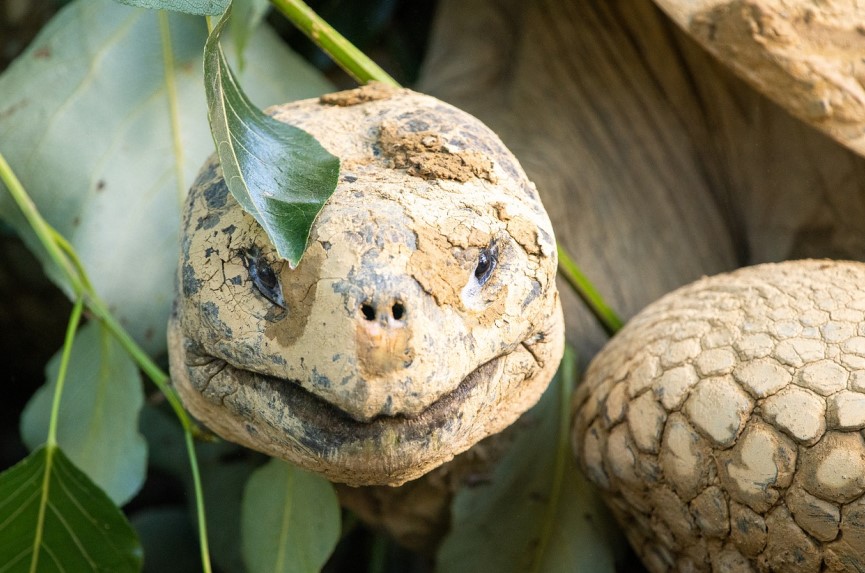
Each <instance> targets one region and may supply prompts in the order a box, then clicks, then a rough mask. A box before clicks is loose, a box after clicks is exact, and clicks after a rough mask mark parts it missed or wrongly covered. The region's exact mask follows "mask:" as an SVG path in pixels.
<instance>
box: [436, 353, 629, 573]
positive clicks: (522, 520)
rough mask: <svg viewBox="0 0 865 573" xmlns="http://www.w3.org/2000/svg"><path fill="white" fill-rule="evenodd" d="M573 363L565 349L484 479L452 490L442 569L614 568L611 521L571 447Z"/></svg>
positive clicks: (589, 571)
mask: <svg viewBox="0 0 865 573" xmlns="http://www.w3.org/2000/svg"><path fill="white" fill-rule="evenodd" d="M574 362H575V361H574V358H573V354H572V353H571V352H566V353H565V359H564V360H563V361H562V366H561V367H560V368H559V373H558V374H557V375H556V377H555V379H554V381H553V383H551V384H550V387H549V388H548V389H547V391H546V393H545V394H544V395H543V397H542V398H541V401H540V402H539V403H538V404H537V405H536V406H535V407H534V408H533V409H532V410H530V411H529V412H527V413H526V414H525V415H524V417H523V418H521V419H520V421H519V422H517V423H518V424H520V431H519V433H518V437H517V438H516V440H515V441H514V443H513V445H512V447H511V448H510V449H509V451H508V453H507V455H506V456H505V458H504V459H503V460H502V461H501V462H500V463H499V465H498V466H497V467H496V469H495V472H494V473H493V476H492V478H491V479H490V480H489V482H488V483H484V484H479V485H476V486H473V487H470V488H463V489H462V490H460V491H459V492H458V493H457V495H456V497H455V499H454V502H453V506H452V510H453V521H452V527H451V531H450V532H449V534H448V536H447V538H445V540H444V542H443V544H442V546H441V548H440V549H439V553H438V570H439V572H440V573H458V572H463V571H465V572H472V573H474V572H476V571H497V572H500V573H508V572H515V573H516V572H519V573H523V572H545V573H546V572H558V571H561V572H566V571H568V572H570V571H579V572H580V573H607V572H611V571H613V570H614V567H613V555H614V552H613V548H612V547H611V545H610V541H609V540H608V539H610V538H614V536H613V537H608V535H607V534H608V533H610V532H611V531H612V530H613V527H612V525H611V524H610V522H609V519H608V518H607V517H606V513H605V511H604V508H603V504H602V503H601V501H600V500H599V499H598V498H597V497H596V495H595V494H594V492H593V490H592V489H591V486H590V485H589V483H588V482H587V481H586V480H585V478H583V477H582V475H581V474H580V472H579V470H578V469H577V467H576V463H575V462H574V459H573V454H572V453H571V450H570V447H569V440H568V434H569V431H568V428H569V420H570V415H569V414H570V390H571V386H572V384H573V382H574V368H575V367H574ZM539 445H540V447H539ZM606 524H609V525H606ZM605 529H606V531H605Z"/></svg>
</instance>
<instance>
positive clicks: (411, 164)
mask: <svg viewBox="0 0 865 573" xmlns="http://www.w3.org/2000/svg"><path fill="white" fill-rule="evenodd" d="M378 142H379V144H380V145H381V148H382V151H383V152H384V154H385V155H386V156H387V157H388V158H390V160H391V161H392V162H393V166H394V167H395V168H397V169H408V173H409V174H410V175H414V176H416V177H420V178H422V179H448V180H451V181H459V182H461V183H465V182H466V181H468V180H470V179H471V178H472V177H478V178H480V179H485V180H487V181H489V182H490V183H496V182H497V181H498V178H497V177H496V175H495V173H494V172H493V162H492V161H491V160H490V159H489V158H488V157H487V156H486V155H484V154H482V153H480V152H478V151H474V150H467V149H451V148H450V147H449V146H448V144H447V142H446V141H445V140H444V139H443V138H442V137H441V136H440V135H438V134H437V133H435V132H432V131H419V132H407V131H402V130H400V129H399V126H398V125H397V124H396V123H394V122H385V123H382V125H381V130H380V131H379V136H378Z"/></svg>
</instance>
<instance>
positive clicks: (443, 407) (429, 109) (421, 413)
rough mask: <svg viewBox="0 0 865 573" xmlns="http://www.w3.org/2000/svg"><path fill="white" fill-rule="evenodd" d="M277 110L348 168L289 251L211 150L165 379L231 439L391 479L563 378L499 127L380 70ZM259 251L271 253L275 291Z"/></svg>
mask: <svg viewBox="0 0 865 573" xmlns="http://www.w3.org/2000/svg"><path fill="white" fill-rule="evenodd" d="M270 113H271V115H273V116H274V117H275V118H277V119H279V120H282V121H286V122H290V123H292V124H294V125H297V126H298V127H300V128H302V129H305V130H306V131H308V132H310V133H311V134H312V135H313V136H315V137H316V139H318V140H319V142H321V144H322V145H323V146H324V147H325V148H326V149H328V151H330V152H331V153H333V154H334V155H336V156H338V157H339V158H340V160H341V168H340V177H339V183H338V185H337V188H336V191H335V192H334V194H333V196H332V197H331V198H330V199H329V201H328V202H327V204H326V205H325V207H324V208H323V210H322V211H321V213H320V215H319V217H318V218H317V220H316V222H315V224H314V225H313V228H312V230H311V234H310V242H309V248H308V250H307V252H306V254H305V255H304V257H303V259H302V260H301V262H300V263H299V265H298V266H297V268H296V269H294V270H292V269H290V268H289V267H288V265H287V264H285V263H284V262H283V261H281V260H279V259H278V257H277V256H276V254H275V252H274V250H273V248H272V246H271V245H270V243H269V241H268V239H267V238H266V236H265V234H264V232H263V231H262V229H261V228H260V227H259V226H258V224H257V223H256V222H255V221H254V220H253V219H252V217H250V216H249V215H247V214H246V213H244V212H243V211H242V209H241V208H240V207H239V206H238V205H237V204H236V202H235V201H234V199H233V198H232V197H231V195H230V194H229V193H228V189H227V187H226V185H225V182H224V180H223V178H222V175H221V170H220V168H219V165H218V162H217V160H216V159H215V158H211V159H210V160H209V161H208V163H207V164H205V166H204V167H203V168H202V170H201V172H200V174H199V176H198V179H197V180H196V182H195V184H194V185H193V187H192V189H191V191H190V194H189V198H188V201H187V204H186V208H185V212H184V213H185V214H184V222H183V240H182V253H181V260H180V265H179V269H178V298H177V302H176V305H175V312H174V313H173V316H172V318H171V321H170V324H169V341H170V350H171V374H172V379H173V380H174V383H175V384H176V386H177V389H178V391H179V393H180V395H181V398H182V399H183V401H184V404H185V405H186V406H187V407H188V408H189V410H190V411H191V412H192V413H193V414H194V415H195V416H196V417H197V418H199V419H200V420H201V421H202V422H204V423H205V424H206V425H207V426H208V427H210V428H211V429H212V430H213V431H215V432H216V433H217V434H219V435H221V436H222V437H224V438H226V439H228V440H231V441H234V442H237V443H240V444H243V445H245V446H248V447H250V448H253V449H256V450H260V451H262V452H265V453H267V454H269V455H272V456H276V457H280V458H283V459H287V460H289V461H292V462H294V463H296V464H298V465H300V466H302V467H304V468H306V469H308V470H311V471H315V472H318V473H321V474H323V475H324V476H326V477H327V478H329V479H331V480H334V481H338V482H344V483H347V484H350V485H370V484H386V485H399V484H401V483H403V482H405V481H407V480H411V479H414V478H417V477H419V476H421V475H423V474H425V473H427V472H429V471H430V470H432V469H433V468H435V467H437V466H439V465H441V464H442V463H444V462H446V461H448V460H450V459H451V458H452V457H453V456H455V455H456V454H459V453H460V452H463V451H465V450H467V449H469V448H470V447H472V445H474V444H475V443H476V442H478V441H479V440H481V439H483V438H484V437H486V436H488V435H491V434H494V433H497V432H499V431H501V430H502V429H504V428H505V427H506V426H508V425H509V424H511V423H512V422H513V421H515V420H516V419H517V418H518V417H519V415H520V414H521V413H523V412H524V411H525V410H527V409H528V408H529V407H531V406H532V405H533V404H534V403H535V402H536V401H537V399H538V398H539V397H540V395H541V394H542V392H543V390H544V389H545V388H546V386H547V385H548V383H549V381H550V379H551V378H552V376H553V374H554V372H555V370H556V368H557V366H558V363H559V360H560V358H561V354H562V350H563V344H564V336H563V328H564V326H563V320H562V311H561V306H560V302H559V297H558V293H557V291H556V287H555V281H554V277H555V271H556V264H557V260H556V249H555V239H554V236H553V231H552V228H551V225H550V222H549V219H548V218H547V215H546V213H545V211H544V209H543V206H542V205H541V203H540V199H539V197H538V194H537V191H536V190H535V188H534V185H533V184H532V183H531V182H530V181H529V180H528V179H527V177H526V175H525V173H524V172H523V170H522V168H521V167H520V166H519V164H518V163H517V161H516V160H515V159H514V157H513V156H512V155H511V153H510V152H509V151H508V150H507V149H506V148H505V147H504V145H503V144H502V143H501V141H500V140H499V139H498V138H497V137H496V136H495V134H493V133H492V132H491V131H490V130H489V129H488V128H486V127H485V126H484V125H483V124H481V123H480V122H479V121H478V120H476V119H474V118H473V117H471V116H469V115H468V114H466V113H464V112H461V111H459V110H457V109H455V108H453V107H451V106H449V105H447V104H444V103H442V102H440V101H438V100H436V99H434V98H431V97H428V96H423V95H420V94H417V93H414V92H411V91H409V90H397V89H391V88H386V87H384V86H381V85H373V86H370V87H365V88H360V89H357V90H350V91H348V92H342V93H337V94H330V95H328V96H325V97H323V98H322V99H320V100H306V101H301V102H295V103H292V104H287V105H284V106H279V107H275V108H272V109H271V110H270ZM484 250H486V251H488V252H492V253H494V257H495V261H496V263H495V266H494V267H493V269H492V272H491V273H490V274H489V278H488V279H486V280H484V281H483V283H482V282H481V281H480V280H479V279H478V278H477V277H476V272H475V270H476V268H477V266H478V261H479V257H480V254H481V252H482V251H484ZM250 264H253V265H254V267H255V269H266V268H269V269H271V270H272V271H273V274H274V276H275V277H276V278H277V279H278V286H277V290H278V291H279V292H278V294H279V295H281V297H282V299H283V300H284V308H282V307H280V306H279V305H278V304H275V303H274V302H272V300H274V299H277V300H278V296H276V295H273V293H271V296H270V297H268V296H266V295H265V293H264V292H263V291H262V290H260V288H259V287H257V286H256V285H255V284H254V283H253V280H252V274H253V273H252V272H250Z"/></svg>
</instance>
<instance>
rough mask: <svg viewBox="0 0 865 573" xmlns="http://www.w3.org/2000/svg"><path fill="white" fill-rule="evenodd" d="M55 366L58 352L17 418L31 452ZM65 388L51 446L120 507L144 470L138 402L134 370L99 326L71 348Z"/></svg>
mask: <svg viewBox="0 0 865 573" xmlns="http://www.w3.org/2000/svg"><path fill="white" fill-rule="evenodd" d="M60 361H61V356H60V352H58V353H57V354H56V355H55V356H54V357H53V358H52V359H51V361H50V362H49V363H48V367H47V368H46V378H47V379H48V380H50V382H49V383H47V384H45V386H43V387H42V388H40V389H39V390H38V391H37V392H36V394H34V395H33V398H32V399H31V400H30V403H29V404H28V405H27V408H26V409H25V410H24V413H23V414H22V416H21V435H22V437H23V438H24V443H25V444H27V446H28V447H29V448H30V449H32V450H35V449H36V448H38V447H39V446H40V445H41V444H44V443H45V441H46V440H47V437H48V428H49V421H50V416H51V405H52V404H51V400H52V397H53V396H54V393H55V389H56V386H57V382H56V381H57V377H58V374H59V371H60ZM94 365H95V368H94ZM68 384H69V388H68V390H67V391H66V393H65V395H64V399H63V402H61V405H60V411H59V414H58V420H57V427H58V436H57V442H58V444H59V445H60V447H62V448H63V451H64V452H65V453H66V455H68V456H69V458H70V459H71V460H72V461H73V462H74V463H75V465H77V466H78V467H79V468H81V469H82V470H84V471H85V472H86V473H87V475H89V476H90V478H91V479H92V480H93V481H94V482H96V483H97V484H98V485H99V487H101V488H102V489H103V490H104V491H105V492H106V493H107V494H108V495H109V497H111V499H112V500H113V501H114V503H116V504H118V505H123V504H125V503H126V502H127V501H129V500H130V499H131V498H132V496H133V495H135V494H136V493H137V492H138V490H139V488H140V487H141V485H142V484H143V483H144V477H145V473H146V470H147V443H146V442H145V441H144V438H143V436H141V434H139V433H138V413H139V410H140V409H141V406H142V403H143V402H144V395H143V391H142V387H141V376H140V375H139V374H138V368H137V367H136V366H135V363H134V362H133V361H132V358H130V356H129V355H128V354H127V353H126V351H125V350H124V349H123V348H122V347H121V346H120V344H118V343H117V341H116V340H115V339H114V338H113V337H112V336H111V334H110V333H109V332H108V331H107V330H106V329H105V328H104V327H103V326H101V325H100V324H98V323H96V322H91V323H89V324H87V325H86V326H85V327H84V328H82V329H81V331H80V332H79V333H78V336H76V338H75V342H73V344H72V348H71V355H70V358H69V378H68Z"/></svg>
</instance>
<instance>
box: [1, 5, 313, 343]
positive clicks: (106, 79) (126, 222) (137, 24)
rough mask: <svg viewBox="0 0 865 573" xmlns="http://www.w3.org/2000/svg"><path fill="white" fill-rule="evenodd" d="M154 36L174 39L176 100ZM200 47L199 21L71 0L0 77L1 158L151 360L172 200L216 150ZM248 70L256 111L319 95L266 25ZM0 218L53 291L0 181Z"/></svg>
mask: <svg viewBox="0 0 865 573" xmlns="http://www.w3.org/2000/svg"><path fill="white" fill-rule="evenodd" d="M166 26H167V29H166ZM163 31H168V32H169V34H168V35H169V37H170V38H171V50H170V51H169V53H170V54H171V57H172V62H173V67H172V68H171V70H173V75H172V76H171V77H173V79H174V85H175V87H176V90H175V91H174V92H172V91H171V90H170V89H169V87H168V86H169V84H168V83H167V82H166V77H167V76H166V73H167V71H168V70H169V68H167V67H166V61H165V60H164V59H163V51H162V46H161V42H162V38H163V35H162V32H163ZM206 37H207V30H206V27H205V23H204V20H203V18H199V17H194V16H187V15H183V14H178V13H165V12H155V11H152V10H143V9H139V8H130V7H128V6H123V5H120V4H117V3H116V2H113V1H111V0H78V1H76V2H72V3H71V4H69V5H68V6H66V7H65V8H64V9H63V10H61V11H60V12H59V13H58V14H57V16H56V17H55V18H54V19H53V20H52V21H51V22H50V23H49V24H48V25H47V26H46V27H45V28H44V29H43V30H42V32H41V33H40V35H39V36H38V37H37V38H36V39H35V40H34V41H33V43H32V45H31V46H30V47H29V48H28V50H27V51H26V52H25V53H24V54H23V55H22V56H21V57H20V58H18V59H17V60H16V61H15V62H14V63H13V64H12V65H11V66H10V67H9V69H7V70H6V72H4V73H3V75H2V76H0V151H2V153H3V154H4V156H5V157H6V159H7V160H8V161H9V163H10V165H11V166H12V168H13V169H14V170H15V172H16V173H17V174H18V176H19V177H20V178H21V180H22V182H23V183H24V186H25V187H26V189H27V191H28V192H29V193H30V195H31V196H32V197H33V199H34V201H35V202H36V205H37V206H38V207H39V209H40V211H41V212H42V214H43V215H44V216H45V217H46V219H47V220H48V221H49V222H50V223H51V224H52V225H54V226H55V227H56V228H57V229H58V230H59V231H60V232H61V233H62V234H63V235H65V236H66V237H67V238H68V239H69V240H70V242H71V243H72V245H73V246H74V247H75V249H76V251H77V252H78V253H79V254H80V255H81V258H82V259H83V263H84V266H85V268H86V269H87V271H88V273H89V274H90V277H91V279H92V280H93V283H94V286H95V288H96V290H97V292H98V293H99V294H100V295H101V296H102V297H103V298H104V299H105V300H106V302H107V303H108V304H109V305H110V307H111V308H112V310H113V311H114V312H115V313H116V316H118V318H119V319H120V320H121V321H122V323H123V324H124V326H126V327H127V329H128V330H129V331H130V333H131V334H132V335H133V336H134V337H135V339H136V340H137V341H138V342H139V343H140V344H142V345H143V346H144V348H145V349H146V350H147V351H148V352H150V353H159V352H163V351H164V349H165V323H166V321H167V318H168V313H169V311H170V306H171V300H172V299H173V297H174V286H173V285H174V273H175V268H176V265H177V256H178V255H177V253H178V251H179V247H178V243H179V226H180V204H181V202H182V200H183V196H184V195H185V192H186V189H187V188H188V186H189V185H190V183H191V182H192V180H193V178H194V176H195V173H196V172H197V171H198V169H199V167H200V166H201V164H202V163H203V162H204V160H205V159H206V158H207V156H209V155H210V154H212V153H213V139H212V137H211V135H210V128H209V126H208V123H207V102H206V99H205V96H204V93H203V90H202V89H201V85H202V82H203V69H202V47H203V46H204V42H205V40H206ZM246 60H247V65H246V66H245V68H244V73H243V74H242V75H241V80H242V81H243V83H244V86H245V88H246V89H247V92H248V93H249V94H250V97H252V98H254V99H255V101H258V102H260V103H263V104H268V105H269V104H275V103H281V102H284V101H289V100H292V99H297V98H300V97H312V96H315V95H318V94H320V93H322V92H324V91H327V90H328V89H329V86H328V84H327V83H326V82H325V81H324V80H322V79H321V76H320V75H319V74H318V72H316V71H315V70H313V69H312V68H311V67H310V66H308V65H307V64H306V63H304V62H302V61H301V60H300V59H299V58H297V56H295V55H294V54H292V53H291V52H290V51H288V50H287V49H286V48H285V46H284V44H283V43H282V42H281V40H279V39H278V38H277V37H276V36H275V35H274V34H273V33H272V32H271V31H270V30H269V29H267V28H266V27H261V28H260V29H259V30H258V31H257V32H256V33H255V34H254V35H253V37H252V38H251V40H250V44H249V47H248V49H247V50H246ZM172 103H173V104H174V106H175V108H176V110H177V114H176V116H175V118H176V121H172V115H171V114H170V113H169V110H170V109H171V106H170V105H169V104H172ZM0 218H3V219H5V220H6V221H7V222H9V223H10V224H11V225H12V226H13V227H14V228H15V230H16V232H17V233H19V234H20V235H21V236H22V237H23V238H24V239H25V241H26V242H27V244H28V246H29V247H30V248H31V249H32V250H34V252H35V253H37V255H39V256H40V260H41V261H43V263H44V264H46V266H47V267H48V270H49V273H50V275H51V276H52V278H53V279H54V280H55V281H56V282H58V283H59V284H63V282H62V279H60V278H59V273H57V272H51V271H53V269H52V267H51V266H50V263H49V262H48V260H47V258H46V257H45V254H44V252H43V251H42V249H41V247H40V246H39V243H38V241H37V240H36V239H35V236H34V235H33V233H32V232H31V231H30V229H29V225H27V223H26V221H25V220H24V218H23V217H22V216H21V215H20V213H19V212H18V209H17V207H15V205H14V203H13V202H12V200H11V198H10V196H9V194H8V193H6V192H5V189H3V188H2V184H0ZM67 291H68V288H67Z"/></svg>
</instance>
